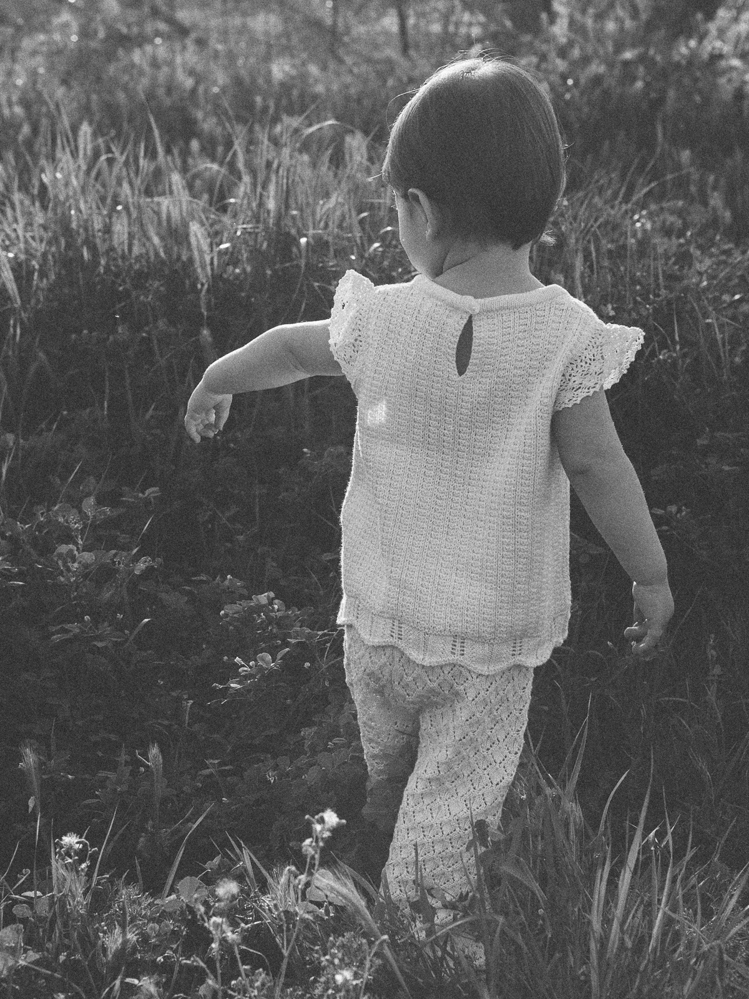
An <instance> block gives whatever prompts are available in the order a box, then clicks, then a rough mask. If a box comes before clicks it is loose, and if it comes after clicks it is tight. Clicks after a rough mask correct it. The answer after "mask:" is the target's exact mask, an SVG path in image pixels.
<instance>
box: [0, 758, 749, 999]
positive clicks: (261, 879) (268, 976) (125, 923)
mask: <svg viewBox="0 0 749 999" xmlns="http://www.w3.org/2000/svg"><path fill="white" fill-rule="evenodd" d="M584 742H585V739H584V738H583V739H582V740H581V741H580V743H579V745H578V747H577V756H576V759H575V760H574V765H573V766H572V768H571V771H570V772H569V773H568V776H567V778H566V779H565V780H564V781H562V782H561V783H560V782H557V781H555V780H553V779H552V778H551V777H550V776H549V775H547V774H545V773H544V771H543V769H542V767H541V765H540V764H539V762H538V760H537V758H536V757H535V755H534V754H533V753H532V752H530V751H529V752H528V753H527V754H526V755H525V757H524V761H523V764H522V765H521V771H520V773H519V776H518V778H517V779H516V782H515V784H514V787H513V791H512V792H511V798H510V800H509V801H508V803H507V804H506V807H505V812H504V814H503V818H502V823H501V827H500V828H497V829H489V828H486V827H485V828H483V829H481V830H477V840H474V843H473V846H472V847H469V848H471V849H474V850H476V851H477V856H478V860H479V865H480V869H481V871H482V876H481V879H480V882H479V884H478V885H475V886H473V888H474V890H473V891H469V888H470V887H471V886H469V885H467V886H466V893H465V895H464V896H463V901H462V902H458V903H456V905H455V912H454V922H455V925H456V929H457V925H458V924H460V925H461V926H462V927H463V932H465V928H466V927H470V928H471V930H472V932H473V933H474V934H475V935H476V937H477V938H478V939H479V940H483V941H484V942H485V950H486V956H487V972H486V984H485V985H482V980H481V979H480V978H478V977H476V975H475V974H474V973H473V972H472V971H471V969H470V967H467V966H466V964H465V960H464V959H462V957H461V951H460V948H459V946H456V944H455V943H454V937H453V930H452V929H445V930H442V931H441V932H440V933H439V934H438V935H437V936H435V937H434V938H432V939H431V940H429V939H426V940H425V939H424V934H423V933H420V932H419V931H418V920H417V919H416V918H415V917H412V916H405V915H404V914H403V913H401V912H400V911H398V910H395V909H394V908H393V907H392V906H391V905H390V904H389V903H387V901H383V899H382V898H381V897H379V898H378V897H377V896H376V894H375V892H374V891H373V889H372V888H371V886H370V885H369V884H368V882H366V881H364V880H362V879H361V877H360V876H359V875H358V874H357V873H356V872H355V871H352V870H351V869H350V868H347V867H346V866H345V865H344V864H342V863H340V862H333V863H332V864H331V863H330V862H328V861H326V859H325V857H326V845H327V843H328V841H329V840H330V838H331V835H333V834H334V832H335V830H336V827H337V826H339V825H340V821H339V820H338V818H337V816H336V815H335V813H334V812H332V811H330V810H328V811H326V812H325V813H321V814H320V815H317V816H315V817H314V818H310V822H311V827H312V829H311V836H310V838H309V839H308V840H307V841H306V842H305V844H303V846H304V851H303V852H304V854H305V856H306V865H305V867H304V869H303V870H302V871H301V872H300V871H299V870H297V869H296V868H294V867H292V866H287V867H285V868H276V869H274V870H273V871H268V870H266V869H265V868H264V866H263V865H262V864H260V863H259V862H258V861H257V860H256V858H255V857H254V855H253V853H252V852H251V851H250V850H249V849H248V848H247V847H246V846H245V845H244V844H242V843H241V842H238V841H235V842H233V845H232V846H231V847H230V848H227V849H224V850H223V851H221V852H220V853H219V855H218V856H217V857H216V858H215V859H214V860H213V861H211V862H210V863H208V864H206V865H205V869H204V873H203V874H202V875H201V876H200V877H184V878H182V879H181V880H179V881H177V882H176V884H174V887H172V886H173V883H174V879H173V872H172V874H171V875H170V878H169V879H168V880H167V882H166V883H165V885H164V889H163V891H162V892H160V893H159V894H158V895H149V894H148V893H146V892H144V891H143V890H142V889H137V888H135V887H133V886H130V885H128V884H127V883H126V882H125V881H114V880H112V879H111V878H110V877H109V876H108V875H106V874H102V873H101V872H100V869H99V864H98V863H96V864H94V857H95V854H96V851H95V850H93V849H92V848H91V847H90V845H89V843H88V842H87V840H86V839H85V837H82V836H77V835H74V834H70V835H66V836H63V837H61V838H60V839H59V840H58V841H57V842H56V845H55V848H54V850H53V852H52V854H51V856H50V858H49V863H48V865H47V867H46V870H45V872H44V876H43V877H42V876H41V875H40V874H38V873H37V874H36V875H34V877H33V879H32V878H31V874H30V872H27V873H26V875H25V876H24V877H23V878H22V879H21V880H20V881H18V882H16V883H15V884H11V883H10V882H9V880H8V872H7V871H6V874H5V876H4V878H3V879H2V882H1V884H2V893H3V899H2V901H3V909H4V911H9V910H10V909H11V908H12V912H13V915H14V916H15V917H16V920H17V922H15V923H13V924H11V925H10V926H8V927H6V929H4V930H2V931H0V959H1V961H2V963H1V964H0V972H1V973H0V981H1V982H2V985H1V986H0V987H2V988H3V990H4V993H3V994H6V995H8V996H11V995H19V996H25V995H30V994H31V993H32V991H33V994H34V995H35V996H37V997H39V999H42V997H44V996H46V995H50V996H51V995H52V994H53V993H54V994H58V993H59V990H60V989H61V988H63V989H65V990H66V991H64V992H62V993H61V994H65V995H68V994H70V995H81V996H86V997H88V996H91V997H93V996H94V995H96V996H105V995H119V994H122V995H131V996H136V995H139V996H158V997H163V999H172V997H174V999H176V997H178V996H183V995H187V994H189V995H197V994H200V995H211V996H216V997H222V999H223V997H226V999H234V997H237V999H239V997H263V999H270V997H271V996H273V997H274V999H275V997H280V996H289V997H290V996H300V997H301V996H319V997H322V996H328V997H330V996H335V997H338V996H340V997H349V996H351V997H353V996H364V995H369V996H372V997H376V996H382V997H390V996H394V995H398V996H402V997H406V996H411V997H413V999H417V997H424V999H426V997H427V996H429V997H435V996H444V997H452V996H455V997H458V996H466V995H482V994H488V995H491V996H498V997H507V999H510V997H512V999H524V997H528V999H531V997H533V999H541V997H544V999H546V997H548V999H562V997H578V996H580V997H582V996H585V997H590V999H620V997H621V999H625V997H627V999H643V997H645V999H647V997H651V996H652V997H656V996H663V997H666V999H672V997H673V999H676V997H677V996H678V997H689V999H694V997H701V996H705V997H708V996H710V997H713V996H721V997H725V999H733V997H740V996H744V995H746V992H747V987H748V984H749V973H747V958H748V957H749V897H748V896H747V890H746V889H747V880H748V879H749V867H747V868H745V869H744V870H743V871H741V872H739V873H737V874H734V873H732V872H731V871H730V870H729V869H728V868H727V867H726V866H725V865H724V864H723V863H722V862H721V859H720V845H718V847H717V848H716V850H715V853H714V855H713V856H712V857H710V859H709V860H708V861H707V862H703V863H698V862H696V860H695V857H694V854H693V852H692V851H691V850H688V851H687V852H686V853H685V854H684V855H683V856H678V855H677V853H676V850H675V847H674V838H673V823H669V822H666V823H664V824H663V825H661V826H659V827H658V828H654V829H649V828H648V827H647V825H646V815H647V810H648V802H647V799H646V800H645V801H644V802H643V804H642V808H641V810H640V813H639V816H637V817H636V819H635V820H634V821H633V823H632V824H631V825H630V826H629V830H628V842H627V847H626V850H624V851H623V853H622V854H616V853H615V852H614V850H613V849H612V842H611V835H610V833H611V830H610V828H609V823H610V818H609V809H608V806H607V807H606V809H605V810H604V813H603V815H602V816H601V819H600V822H599V824H598V827H597V828H591V827H590V826H589V825H588V824H587V822H586V821H585V819H584V818H583V814H582V811H581V809H580V806H579V803H578V800H577V796H576V782H577V780H578V778H579V774H580V768H581V760H582V753H583V749H584ZM623 779H624V778H623ZM617 790H618V788H615V789H614V790H613V791H612V792H611V796H610V799H609V801H611V799H613V797H614V796H615V795H616V793H617ZM479 841H480V844H481V845H479ZM334 843H335V836H333V845H334ZM321 860H322V863H321ZM175 866H176V865H175ZM30 879H31V880H30ZM422 925H423V924H422ZM471 983H473V984H471ZM201 989H202V991H200V990H201ZM482 989H483V990H484V991H482ZM487 989H488V992H487V991H486V990H487Z"/></svg>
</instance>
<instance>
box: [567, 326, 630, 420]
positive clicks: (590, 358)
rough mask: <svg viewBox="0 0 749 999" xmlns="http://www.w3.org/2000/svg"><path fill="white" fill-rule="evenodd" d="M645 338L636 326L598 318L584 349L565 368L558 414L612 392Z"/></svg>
mask: <svg viewBox="0 0 749 999" xmlns="http://www.w3.org/2000/svg"><path fill="white" fill-rule="evenodd" d="M644 338H645V334H644V333H643V331H642V330H641V329H638V328H637V327H636V326H617V325H615V324H613V323H604V322H602V321H601V320H600V319H598V318H597V317H596V318H595V320H594V322H593V325H592V328H591V327H588V334H587V336H584V338H583V341H582V345H581V346H579V347H578V348H577V349H575V350H573V352H572V354H571V356H570V357H569V358H568V360H567V363H566V364H565V367H564V370H563V371H562V379H561V382H560V384H559V390H558V392H557V396H556V399H555V401H554V410H555V411H556V410H558V409H565V408H566V407H567V406H574V405H575V404H576V403H578V402H580V401H581V400H582V399H584V398H585V397H586V396H589V395H592V394H593V393H594V392H597V391H598V390H599V389H607V388H611V386H612V385H614V384H615V383H616V382H618V381H619V379H620V378H621V377H622V375H623V374H624V372H625V371H626V370H627V368H628V367H629V366H630V364H631V363H632V361H633V360H634V356H635V354H636V353H637V351H638V350H639V349H640V347H641V346H642V342H643V340H644Z"/></svg>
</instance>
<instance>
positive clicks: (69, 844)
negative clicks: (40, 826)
mask: <svg viewBox="0 0 749 999" xmlns="http://www.w3.org/2000/svg"><path fill="white" fill-rule="evenodd" d="M86 845H87V844H86V840H85V839H83V837H82V836H78V835H77V833H65V835H64V836H61V837H60V840H59V847H60V853H61V854H67V856H68V857H70V858H71V859H72V858H73V857H75V856H76V855H77V854H79V853H80V852H81V850H82V849H83V847H84V846H86Z"/></svg>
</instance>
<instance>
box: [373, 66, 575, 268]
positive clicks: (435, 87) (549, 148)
mask: <svg viewBox="0 0 749 999" xmlns="http://www.w3.org/2000/svg"><path fill="white" fill-rule="evenodd" d="M382 174H383V178H384V180H385V182H386V183H387V184H390V185H391V186H392V187H393V188H394V189H395V190H396V191H397V192H398V193H399V194H400V195H402V196H404V197H405V196H406V193H407V191H408V190H409V189H411V188H417V189H419V190H421V191H424V193H425V194H427V195H428V196H429V197H430V198H432V199H433V200H434V201H435V202H437V204H438V205H439V206H440V208H441V209H442V210H443V211H444V212H446V214H447V218H448V220H449V225H450V227H451V230H452V232H453V233H454V234H455V235H456V236H459V237H462V238H464V239H471V240H474V241H477V242H480V243H507V244H509V245H510V246H511V247H512V248H513V249H519V248H520V247H521V246H524V245H525V244H527V243H531V242H533V241H534V240H536V239H538V238H539V237H541V236H542V235H543V233H544V230H545V228H546V226H547V223H548V221H549V218H550V216H551V214H552V212H553V210H554V207H555V205H556V203H557V201H558V199H559V197H560V195H561V193H562V190H563V188H564V180H565V173H564V147H563V144H562V139H561V136H560V134H559V126H558V124H557V120H556V116H555V115H554V110H553V108H552V106H551V102H550V101H549V98H548V97H547V96H546V94H545V93H544V91H543V90H542V89H541V87H540V86H539V84H538V83H536V81H535V80H534V79H533V77H531V76H530V75H529V74H528V73H526V72H525V71H524V70H522V69H520V68H519V67H517V66H514V65H513V64H512V63H508V62H504V61H502V60H499V59H496V58H484V57H479V58H472V59H461V60H460V61H457V62H453V63H450V64H449V65H447V66H444V67H443V68H442V69H439V70H437V72H436V73H434V74H433V75H432V76H431V77H430V78H429V79H428V80H427V81H426V83H424V84H423V85H422V86H421V87H420V89H419V90H418V91H417V92H416V94H415V95H414V97H412V98H411V100H410V101H409V103H408V104H407V105H406V106H405V108H404V109H403V110H402V111H401V113H400V115H399V116H398V119H397V120H396V122H395V125H394V126H393V129H392V132H391V134H390V141H389V143H388V149H387V156H386V157H385V164H384V166H383V170H382Z"/></svg>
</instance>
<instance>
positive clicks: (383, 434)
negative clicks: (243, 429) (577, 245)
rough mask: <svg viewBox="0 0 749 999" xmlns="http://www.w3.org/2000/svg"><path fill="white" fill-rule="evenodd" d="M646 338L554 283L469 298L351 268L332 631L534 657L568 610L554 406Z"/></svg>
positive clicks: (619, 368) (426, 659)
mask: <svg viewBox="0 0 749 999" xmlns="http://www.w3.org/2000/svg"><path fill="white" fill-rule="evenodd" d="M469 317H470V318H471V325H472V333H473V342H472V351H471V354H470V359H469V362H468V366H467V368H466V369H465V371H464V373H463V374H462V375H461V374H459V373H458V368H457V366H456V345H457V343H458V339H459V338H460V335H461V332H462V331H463V329H464V327H465V326H466V323H467V321H468V319H469ZM643 336H644V334H643V332H642V330H639V329H635V328H630V327H626V326H615V325H607V324H605V323H603V322H602V321H601V320H600V319H598V318H597V317H596V315H595V314H594V313H593V312H592V311H591V310H590V309H589V308H588V307H587V306H586V305H584V304H583V303H582V302H580V301H578V300H577V299H575V298H573V297H572V296H571V295H569V294H568V292H566V291H565V290H564V289H563V288H561V287H560V286H558V285H549V286H548V287H544V288H538V289H536V290H535V291H530V292H526V293H523V294H517V295H504V296H500V297H497V298H480V299H476V298H471V297H469V296H466V295H459V294H456V293H455V292H453V291H449V290H448V289H446V288H443V287H441V286H440V285H438V284H435V283H434V282H433V281H430V280H429V279H428V278H426V277H424V276H423V275H419V276H418V277H416V278H414V280H412V281H410V282H409V283H407V284H395V285H384V286H380V287H375V286H374V285H373V284H372V283H371V281H369V280H367V279H366V278H364V277H362V275H360V274H357V273H356V272H354V271H348V272H347V273H346V274H345V275H344V277H343V278H342V279H341V281H340V283H339V284H338V288H337V290H336V294H335V300H334V304H333V311H332V315H331V320H330V344H331V349H332V351H333V354H334V356H335V357H336V359H337V360H338V362H339V364H340V365H341V368H342V369H343V372H344V374H345V375H346V377H347V378H348V380H349V381H350V382H351V385H352V386H353V389H354V392H355V393H356V396H357V401H358V413H357V420H356V436H355V439H354V453H353V465H352V472H351V480H350V482H349V486H348V490H347V492H346V497H345V500H344V503H343V509H342V512H341V520H342V530H343V546H342V554H341V562H342V583H343V593H344V596H343V601H342V603H341V607H340V611H339V614H338V624H354V625H355V626H356V628H357V630H358V631H359V633H360V634H361V636H362V637H363V638H364V640H365V641H367V642H369V643H370V644H374V645H396V646H398V647H399V648H400V649H402V650H403V651H404V652H405V653H406V654H407V655H408V656H410V657H411V658H412V659H414V660H415V661H416V662H419V663H421V664H424V665H436V664H444V663H463V664H464V665H465V666H466V667H468V668H470V669H472V670H474V671H475V672H477V673H483V674H489V673H494V672H496V671H497V670H500V669H502V668H504V667H506V666H509V665H512V664H514V663H521V664H524V665H526V666H537V665H539V664H540V663H543V662H545V661H546V660H547V659H548V658H549V655H550V654H551V651H552V649H553V648H554V647H555V646H556V645H559V644H561V642H563V641H564V639H565V637H566V635H567V627H568V622H569V616H570V574H569V482H568V480H567V477H566V475H565V473H564V470H563V469H562V465H561V462H560V460H559V455H558V453H557V449H556V446H555V444H554V441H553V438H552V434H551V417H552V413H553V412H554V411H555V410H557V409H561V408H563V407H565V406H572V405H573V404H574V403H577V402H579V401H580V400H581V399H583V398H584V397H585V396H587V395H590V394H591V393H592V392H595V391H596V390H598V389H601V388H608V387H609V386H611V385H613V384H614V383H615V382H616V381H618V379H619V378H620V377H621V375H622V374H623V373H624V371H626V369H627V368H628V367H629V365H630V363H631V361H632V359H633V357H634V355H635V353H636V352H637V350H638V349H639V347H640V345H641V343H642V340H643Z"/></svg>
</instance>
